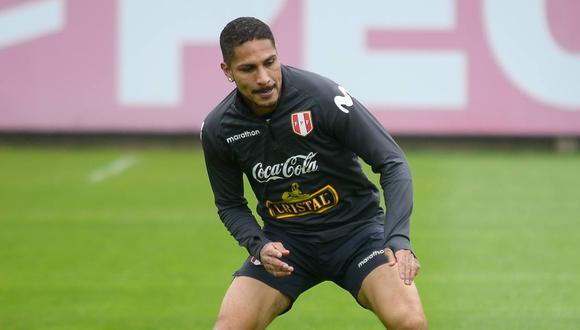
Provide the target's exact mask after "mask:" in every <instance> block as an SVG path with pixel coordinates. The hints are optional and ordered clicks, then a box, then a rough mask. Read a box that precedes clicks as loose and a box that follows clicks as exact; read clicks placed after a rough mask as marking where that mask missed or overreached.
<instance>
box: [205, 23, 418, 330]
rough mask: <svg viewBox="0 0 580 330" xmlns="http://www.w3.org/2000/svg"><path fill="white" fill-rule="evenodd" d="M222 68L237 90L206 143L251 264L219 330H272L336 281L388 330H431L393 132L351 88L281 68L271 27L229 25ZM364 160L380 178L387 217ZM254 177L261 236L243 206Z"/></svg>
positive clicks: (238, 277)
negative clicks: (298, 303)
mask: <svg viewBox="0 0 580 330" xmlns="http://www.w3.org/2000/svg"><path fill="white" fill-rule="evenodd" d="M220 46H221V50H222V54H223V61H224V62H223V63H222V64H221V68H222V70H223V72H224V74H225V75H226V77H227V79H228V80H229V81H231V82H235V84H236V87H237V88H236V89H235V90H234V91H232V92H231V93H230V94H229V95H228V96H227V97H226V98H225V99H224V100H223V101H222V102H221V103H220V104H219V105H218V106H217V107H216V108H215V109H214V110H213V111H212V112H211V113H210V114H209V115H208V117H207V118H206V120H205V121H204V125H203V127H202V135H201V136H202V143H203V149H204V154H205V160H206V167H207V172H208V176H209V180H210V183H211V186H212V189H213V193H214V197H215V203H216V206H217V209H218V214H219V216H220V218H221V220H222V222H223V223H224V225H225V226H226V227H227V229H228V231H229V232H230V233H231V235H232V236H234V238H235V239H236V240H237V241H238V242H239V244H240V245H241V246H243V247H245V248H246V249H247V250H248V252H249V257H248V259H247V260H246V261H245V263H244V264H243V265H242V267H241V268H240V269H239V270H238V271H237V272H236V273H235V274H234V280H233V281H232V283H231V285H230V287H229V289H228V290H227V292H226V295H225V297H224V300H223V302H222V306H221V309H220V312H219V315H218V318H217V321H216V324H215V329H263V328H265V327H266V326H267V325H268V324H269V323H270V322H271V321H272V320H273V319H274V318H275V317H276V316H278V315H280V314H282V313H284V312H286V311H287V310H289V309H290V308H291V306H292V304H293V302H294V301H295V300H296V298H297V297H298V296H299V295H300V294H301V293H302V292H304V291H306V290H307V289H309V288H311V287H313V286H315V285H316V284H318V283H320V282H322V281H326V280H330V281H333V282H335V283H336V284H338V285H339V286H341V287H342V288H344V289H346V290H348V291H349V292H350V293H351V294H352V295H353V297H354V298H355V299H356V300H357V301H358V302H359V304H361V305H362V306H363V307H365V308H368V309H370V310H371V311H373V312H374V313H375V314H376V315H377V316H378V317H379V319H380V320H381V321H382V322H383V324H384V325H385V326H387V327H388V328H389V329H424V328H426V327H427V323H426V319H425V315H424V313H423V309H422V306H421V302H420V299H419V294H418V292H417V289H416V287H415V285H414V283H413V279H414V277H415V275H416V274H417V272H418V270H419V262H418V261H417V259H416V258H415V256H414V254H413V253H412V252H411V247H410V243H409V217H410V215H411V209H412V187H411V174H410V171H409V167H408V165H407V162H406V160H405V157H404V155H403V152H402V151H401V150H400V148H399V147H398V146H397V144H396V143H395V142H394V141H393V139H392V138H391V137H390V136H389V135H388V134H387V132H386V131H385V130H384V128H383V127H382V126H381V125H380V124H379V123H378V122H377V121H376V120H375V119H374V117H373V116H372V115H371V114H370V113H369V112H368V111H367V110H366V109H365V107H364V106H363V105H362V104H360V103H359V102H358V101H357V100H356V99H354V98H353V97H352V96H350V95H349V94H348V92H347V91H346V90H345V89H344V88H343V87H341V86H338V85H337V84H335V83H334V82H332V81H331V80H329V79H326V78H324V77H321V76H318V75H316V74H313V73H310V72H306V71H302V70H299V69H295V68H292V67H289V66H284V65H282V64H281V63H280V61H279V58H278V54H277V51H276V46H275V41H274V37H273V35H272V32H271V31H270V28H269V27H268V26H267V25H266V24H264V23H263V22H261V21H260V20H257V19H255V18H251V17H241V18H238V19H235V20H233V21H231V22H230V23H228V24H227V25H226V26H225V28H224V29H223V31H222V33H221V36H220ZM359 157H360V158H362V159H363V160H364V161H365V162H367V163H369V164H370V165H371V166H372V168H373V170H374V171H375V172H378V173H380V174H381V178H380V183H381V186H382V188H383V190H384V194H385V199H386V202H387V206H388V212H387V213H386V215H385V212H384V211H383V210H382V209H381V207H380V198H379V191H378V189H377V188H376V187H375V186H374V185H373V184H372V183H371V182H370V181H369V180H368V179H367V177H366V176H365V175H364V174H363V172H362V170H361V167H360V164H359V160H358V159H359ZM244 174H245V175H246V176H247V178H248V180H249V182H250V184H251V186H252V190H253V191H254V194H255V195H256V197H257V200H258V207H257V212H258V214H259V215H260V217H261V218H262V220H263V222H264V227H263V228H261V227H260V225H259V224H258V223H257V221H256V219H255V218H254V216H253V215H252V213H251V211H250V210H249V208H248V207H247V202H246V199H245V198H244V189H243V180H242V176H243V175H244Z"/></svg>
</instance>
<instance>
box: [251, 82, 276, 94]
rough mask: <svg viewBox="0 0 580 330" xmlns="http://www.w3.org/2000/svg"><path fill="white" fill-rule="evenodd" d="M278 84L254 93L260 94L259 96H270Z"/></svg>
mask: <svg viewBox="0 0 580 330" xmlns="http://www.w3.org/2000/svg"><path fill="white" fill-rule="evenodd" d="M275 87H276V85H273V86H271V87H268V88H262V89H258V90H255V91H254V94H258V95H259V96H263V97H264V96H270V95H271V94H272V93H273V92H274V88H275Z"/></svg>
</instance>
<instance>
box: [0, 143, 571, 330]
mask: <svg viewBox="0 0 580 330" xmlns="http://www.w3.org/2000/svg"><path fill="white" fill-rule="evenodd" d="M127 154H132V155H134V156H135V157H137V159H138V162H137V163H136V164H135V165H134V166H133V167H131V168H129V169H128V170H126V171H125V172H123V173H121V174H119V175H117V176H113V177H110V178H108V179H106V180H104V181H102V182H98V183H91V182H90V181H89V179H88V175H89V173H90V172H91V171H93V170H95V169H97V168H102V167H104V166H106V165H107V164H109V163H111V162H112V161H114V160H115V159H118V158H119V157H122V156H123V155H127ZM408 156H409V160H410V162H411V167H412V169H413V173H414V178H415V212H414V216H413V221H412V234H413V245H414V248H415V250H416V253H417V254H418V255H419V257H420V259H421V262H422V265H423V269H422V270H421V274H420V276H419V277H418V279H417V285H418V286H419V289H420V292H421V296H422V299H423V303H424V305H425V309H426V312H427V316H428V318H429V322H430V325H431V328H432V329H573V328H576V327H577V326H578V324H580V314H578V311H579V310H580V276H578V273H580V262H578V257H577V255H578V251H580V222H579V221H580V188H579V187H580V155H556V154H549V153H516V154H513V153H501V152H464V153H451V152H425V151H410V152H408ZM244 254H245V251H244V250H243V249H241V248H239V247H238V246H237V244H236V243H235V241H234V240H233V239H232V238H231V237H230V236H229V235H228V234H227V233H226V231H225V229H224V228H223V226H222V224H221V223H220V222H219V220H218V218H217V215H216V212H215V210H214V206H213V201H212V195H211V192H210V189H209V185H208V182H207V179H206V177H205V169H204V165H203V157H202V155H201V152H200V151H199V150H184V149H180V150H151V149H143V150H130V151H127V150H122V149H89V150H79V149H73V150H64V149H34V148H7V147H4V148H0V329H3V330H5V329H6V330H11V329H26V330H29V329H55V330H56V329H75V330H84V329H208V328H211V326H212V324H213V320H214V317H215V314H216V313H217V310H218V308H219V304H220V302H221V299H222V296H223V293H224V292H225V290H226V288H227V286H228V284H229V281H230V279H231V273H232V272H233V271H234V270H235V269H236V268H237V267H238V266H239V264H240V262H241V260H242V259H243V257H244ZM381 328H382V327H381V325H380V323H379V322H378V321H377V320H376V319H375V317H374V316H373V315H372V314H371V313H369V312H367V311H365V310H363V309H362V308H360V307H358V305H357V304H356V302H354V300H352V299H351V297H350V296H349V295H348V294H347V293H346V292H343V291H341V290H340V289H338V288H337V287H336V286H334V285H333V284H328V283H324V284H322V285H320V286H318V287H315V288H313V289H312V290H310V291H308V292H306V293H305V294H304V295H303V296H301V298H300V299H299V300H298V301H297V302H296V304H295V305H294V308H293V309H292V311H291V312H290V313H288V314H286V315H283V316H282V317H280V318H279V319H277V320H275V321H274V323H273V324H272V326H271V329H381Z"/></svg>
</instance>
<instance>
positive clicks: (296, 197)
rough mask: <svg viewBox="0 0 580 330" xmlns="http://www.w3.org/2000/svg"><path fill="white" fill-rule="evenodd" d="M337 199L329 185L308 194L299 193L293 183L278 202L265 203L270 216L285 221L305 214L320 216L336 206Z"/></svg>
mask: <svg viewBox="0 0 580 330" xmlns="http://www.w3.org/2000/svg"><path fill="white" fill-rule="evenodd" d="M338 201H339V197H338V193H337V192H336V190H335V189H334V188H333V187H332V186H331V185H326V186H324V187H323V188H321V189H319V190H317V191H315V192H313V193H311V194H308V193H303V192H302V191H300V187H299V185H298V183H293V184H292V187H291V189H290V191H286V192H284V193H283V194H282V200H280V201H275V202H273V201H269V200H268V201H266V207H267V208H268V212H269V213H270V216H271V217H272V218H274V219H285V218H292V217H298V216H302V215H307V214H320V213H323V212H326V211H328V210H330V209H331V208H333V207H335V206H336V205H338Z"/></svg>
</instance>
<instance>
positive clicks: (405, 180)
mask: <svg viewBox="0 0 580 330" xmlns="http://www.w3.org/2000/svg"><path fill="white" fill-rule="evenodd" d="M339 88H340V89H339ZM325 94H326V93H325ZM332 94H333V95H334V96H333V97H330V98H329V100H328V101H330V102H328V103H327V104H326V106H325V107H326V109H325V110H324V113H325V115H327V116H328V120H329V124H330V125H331V126H330V127H331V128H330V130H331V131H332V132H333V134H334V135H335V138H336V139H337V140H338V141H340V142H341V143H342V144H343V145H344V146H345V147H346V148H347V149H348V150H350V151H352V152H354V153H355V154H356V155H357V156H359V157H360V158H362V159H363V160H364V161H365V162H366V163H367V164H369V165H371V167H372V170H373V172H375V173H380V184H381V187H382V189H383V192H384V197H385V202H386V206H387V210H386V217H385V223H384V226H385V242H386V243H385V246H386V247H389V248H391V249H392V250H393V251H398V250H401V249H408V250H410V249H411V244H410V236H409V218H410V216H411V212H412V209H413V187H412V178H411V171H410V169H409V165H408V163H407V160H406V158H405V155H404V153H403V151H402V150H401V148H400V147H399V146H398V145H397V143H396V142H395V141H394V140H393V138H392V137H391V136H390V135H389V134H388V133H387V131H386V130H385V129H384V127H383V126H382V125H381V124H380V123H379V122H378V121H377V120H376V118H374V116H373V115H372V114H371V113H370V112H369V111H368V110H367V109H366V108H365V107H364V106H363V105H362V104H361V103H360V102H358V101H357V100H356V99H354V98H352V97H351V96H350V95H349V94H348V92H347V91H346V90H345V89H344V88H342V87H339V86H336V85H334V91H333V92H332Z"/></svg>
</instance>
